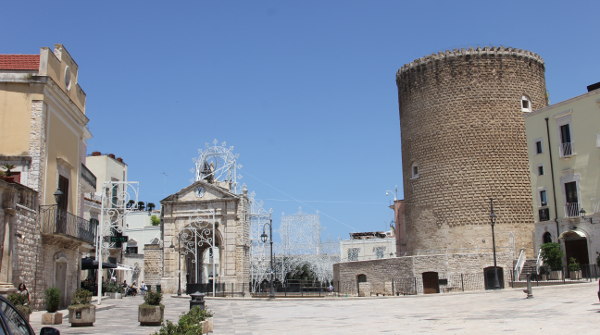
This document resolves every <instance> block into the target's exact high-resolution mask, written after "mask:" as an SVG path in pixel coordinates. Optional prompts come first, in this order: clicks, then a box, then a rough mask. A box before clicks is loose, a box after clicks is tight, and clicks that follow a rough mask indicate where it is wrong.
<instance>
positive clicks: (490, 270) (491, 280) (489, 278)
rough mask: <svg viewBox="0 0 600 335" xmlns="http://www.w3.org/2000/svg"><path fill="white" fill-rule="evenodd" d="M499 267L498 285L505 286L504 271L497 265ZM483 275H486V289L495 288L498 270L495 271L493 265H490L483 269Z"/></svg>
mask: <svg viewBox="0 0 600 335" xmlns="http://www.w3.org/2000/svg"><path fill="white" fill-rule="evenodd" d="M497 269H498V285H499V288H504V271H503V270H502V268H501V267H497ZM483 276H484V277H485V289H486V290H493V289H495V288H496V287H495V286H496V285H495V281H496V272H495V271H494V267H493V266H489V267H487V268H485V269H483Z"/></svg>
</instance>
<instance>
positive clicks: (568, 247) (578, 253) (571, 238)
mask: <svg viewBox="0 0 600 335" xmlns="http://www.w3.org/2000/svg"><path fill="white" fill-rule="evenodd" d="M560 239H562V240H563V241H564V243H565V255H566V258H567V264H568V262H569V260H570V259H571V258H575V260H576V261H577V263H579V264H580V265H582V267H583V265H587V264H590V258H589V255H588V245H587V236H586V234H585V233H584V232H582V231H580V230H577V229H574V230H569V231H566V232H564V233H562V234H560Z"/></svg>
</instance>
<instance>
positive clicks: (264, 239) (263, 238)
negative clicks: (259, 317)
mask: <svg viewBox="0 0 600 335" xmlns="http://www.w3.org/2000/svg"><path fill="white" fill-rule="evenodd" d="M267 225H269V236H267V232H266V231H265V229H266V226H267ZM267 237H268V238H269V243H270V244H271V270H270V276H269V285H270V286H271V288H270V289H269V298H271V299H273V298H275V288H274V287H273V276H274V271H273V220H272V219H270V220H269V222H268V223H265V224H264V226H263V233H262V234H261V235H260V240H261V241H262V242H263V243H267Z"/></svg>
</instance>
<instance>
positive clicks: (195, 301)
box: [190, 291, 206, 310]
mask: <svg viewBox="0 0 600 335" xmlns="http://www.w3.org/2000/svg"><path fill="white" fill-rule="evenodd" d="M190 297H192V300H190V309H192V307H194V306H199V307H200V309H202V310H204V309H206V308H205V306H204V293H200V292H198V291H196V292H195V293H192V294H190Z"/></svg>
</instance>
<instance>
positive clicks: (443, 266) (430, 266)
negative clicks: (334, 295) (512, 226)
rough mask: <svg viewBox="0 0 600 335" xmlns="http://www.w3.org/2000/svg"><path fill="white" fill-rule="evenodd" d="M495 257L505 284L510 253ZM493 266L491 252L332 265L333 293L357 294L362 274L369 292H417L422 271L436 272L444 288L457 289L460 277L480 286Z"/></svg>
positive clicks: (459, 284)
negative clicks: (446, 281) (487, 271)
mask: <svg viewBox="0 0 600 335" xmlns="http://www.w3.org/2000/svg"><path fill="white" fill-rule="evenodd" d="M496 256H497V264H498V267H501V268H503V271H504V272H503V273H504V283H505V287H507V286H508V282H509V281H510V271H511V268H512V254H511V253H509V252H504V253H497V254H496ZM493 265H494V261H493V255H492V253H470V254H459V253H455V254H440V255H422V256H405V257H397V258H386V259H377V260H369V261H358V262H347V263H338V264H334V267H333V273H334V276H333V281H334V286H336V287H335V289H336V292H339V293H340V294H351V295H356V294H358V281H357V277H358V276H359V275H365V276H366V280H367V282H369V283H370V289H371V294H383V295H390V294H393V292H392V290H391V287H394V289H395V290H394V291H395V292H394V293H410V294H414V293H417V294H421V293H423V278H422V275H423V273H424V272H437V273H438V275H439V278H440V279H447V280H448V285H444V287H442V289H443V290H445V291H452V290H458V289H461V285H463V284H464V282H461V279H463V281H464V280H467V281H469V282H468V283H467V286H470V287H475V288H477V289H483V288H484V277H483V269H484V268H486V267H492V266H493ZM461 275H462V276H461ZM392 283H393V284H392ZM415 286H416V292H415V291H414V288H415Z"/></svg>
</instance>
